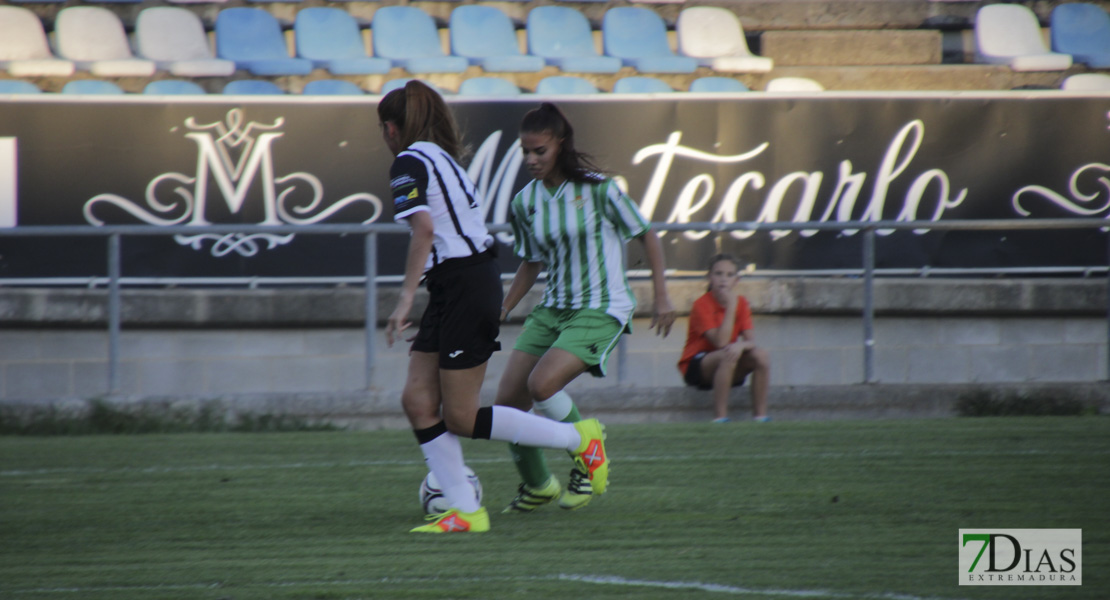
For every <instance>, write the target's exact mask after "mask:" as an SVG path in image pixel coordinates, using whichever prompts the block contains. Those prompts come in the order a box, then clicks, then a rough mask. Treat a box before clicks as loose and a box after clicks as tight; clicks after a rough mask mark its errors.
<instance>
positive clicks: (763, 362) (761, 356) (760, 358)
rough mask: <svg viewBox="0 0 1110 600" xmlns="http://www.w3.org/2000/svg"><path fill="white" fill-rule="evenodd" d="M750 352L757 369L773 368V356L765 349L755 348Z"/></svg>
mask: <svg viewBox="0 0 1110 600" xmlns="http://www.w3.org/2000/svg"><path fill="white" fill-rule="evenodd" d="M749 352H751V355H752V363H753V364H754V366H755V368H756V369H762V370H769V369H770V368H771V356H770V355H769V354H767V351H766V350H764V349H763V348H753V349H751V350H750V351H749Z"/></svg>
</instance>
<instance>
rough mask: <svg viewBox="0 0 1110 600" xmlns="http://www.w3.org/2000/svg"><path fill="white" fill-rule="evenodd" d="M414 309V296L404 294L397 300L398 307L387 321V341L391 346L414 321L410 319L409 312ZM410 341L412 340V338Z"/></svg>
mask: <svg viewBox="0 0 1110 600" xmlns="http://www.w3.org/2000/svg"><path fill="white" fill-rule="evenodd" d="M411 310H412V298H405V297H404V296H402V297H401V298H400V299H399V300H398V301H397V307H396V308H394V309H393V314H391V315H389V319H387V320H386V323H385V341H386V343H387V344H388V346H389V347H390V348H392V347H393V343H394V342H397V341H400V339H401V332H403V331H404V330H406V329H408V328H409V327H410V326H411V325H412V323H411V322H410V321H409V312H410V311H411ZM408 341H412V340H411V339H410V340H408Z"/></svg>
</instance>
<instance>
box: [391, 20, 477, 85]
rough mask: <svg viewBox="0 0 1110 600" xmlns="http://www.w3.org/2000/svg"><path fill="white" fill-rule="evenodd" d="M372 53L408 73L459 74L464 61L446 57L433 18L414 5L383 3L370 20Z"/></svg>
mask: <svg viewBox="0 0 1110 600" xmlns="http://www.w3.org/2000/svg"><path fill="white" fill-rule="evenodd" d="M370 28H371V30H372V33H373V36H372V38H373V44H374V54H375V55H376V56H381V57H383V58H388V59H391V60H393V61H394V62H396V63H397V64H399V65H400V66H402V67H404V69H405V70H406V71H408V72H409V73H462V72H463V71H465V70H466V67H467V64H468V63H467V60H466V59H465V58H463V57H461V56H447V55H446V54H444V53H443V47H442V46H441V45H440V41H439V32H438V31H437V30H436V24H435V21H433V20H432V17H431V16H429V15H428V14H427V13H425V12H424V11H422V10H420V9H419V8H416V7H415V6H383V7H381V8H379V9H378V10H377V11H376V12H374V20H373V21H371V23H370Z"/></svg>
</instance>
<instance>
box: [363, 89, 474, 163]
mask: <svg viewBox="0 0 1110 600" xmlns="http://www.w3.org/2000/svg"><path fill="white" fill-rule="evenodd" d="M378 119H379V120H380V121H381V122H382V123H385V122H388V121H392V122H393V123H394V124H395V125H397V127H398V129H400V132H401V135H400V140H399V142H400V145H401V148H408V147H409V146H411V145H412V144H414V143H416V142H432V143H434V144H435V145H437V146H439V147H440V148H443V151H444V152H446V153H448V154H450V155H451V157H452V158H454V159H455V160H457V161H461V160H462V158H463V154H465V148H463V145H462V141H461V139H462V136H461V135H460V134H459V128H458V126H456V125H455V118H454V116H452V115H451V110H450V109H449V108H447V103H446V102H444V101H443V97H442V96H440V95H439V92H437V91H435V90H433V89H432V88H431V87H429V86H428V85H427V84H426V83H423V82H421V81H417V80H416V79H413V80H411V81H409V82H408V83H406V84H405V87H403V88H398V89H395V90H393V91H392V92H389V93H388V94H386V95H385V97H384V98H382V101H381V102H379V103H378Z"/></svg>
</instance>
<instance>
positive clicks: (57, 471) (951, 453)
mask: <svg viewBox="0 0 1110 600" xmlns="http://www.w3.org/2000/svg"><path fill="white" fill-rule="evenodd" d="M1071 454H1075V452H1072V451H1065V450H1039V449H1028V450H984V451H959V450H948V451H945V450H938V451H934V452H915V453H906V452H896V451H894V452H886V451H883V452H872V451H869V450H861V451H859V452H774V453H765V454H746V455H744V456H743V458H744V459H746V460H779V459H784V458H788V459H793V458H824V459H859V458H903V457H910V458H930V457H936V458H945V457H977V458H983V457H991V456H1066V455H1071ZM1084 454H1085V455H1088V456H1090V455H1095V456H1104V455H1110V450H1105V451H1095V452H1085V453H1084ZM736 458H737V457H736V456H735V455H728V456H726V455H718V456H714V455H703V454H663V455H658V456H618V457H617V458H616V459H615V460H617V461H618V462H631V463H636V462H668V461H687V460H699V461H707V460H730V461H732V460H736ZM467 462H468V463H473V464H493V463H505V462H509V459H508V458H468V459H467ZM423 464H424V461H423V460H422V459H408V460H352V461H347V462H296V463H278V464H272V465H264V464H250V465H230V464H209V465H183V466H151V467H58V468H44V469H8V470H4V471H0V477H26V476H29V475H64V474H77V475H81V474H98V473H180V472H196V471H270V470H295V469H340V468H348V467H382V466H389V467H395V466H402V467H407V466H413V465H423Z"/></svg>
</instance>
